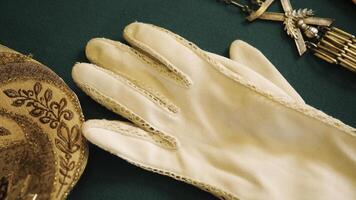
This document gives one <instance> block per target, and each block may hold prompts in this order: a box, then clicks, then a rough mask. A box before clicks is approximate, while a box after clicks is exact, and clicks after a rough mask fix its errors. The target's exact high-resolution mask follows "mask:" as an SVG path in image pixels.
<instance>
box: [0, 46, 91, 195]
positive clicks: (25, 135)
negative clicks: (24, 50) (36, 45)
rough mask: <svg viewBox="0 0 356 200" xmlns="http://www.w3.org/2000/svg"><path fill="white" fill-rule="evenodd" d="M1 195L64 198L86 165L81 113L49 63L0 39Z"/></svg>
mask: <svg viewBox="0 0 356 200" xmlns="http://www.w3.org/2000/svg"><path fill="white" fill-rule="evenodd" d="M0 99H1V101H0V200H15V199H21V200H22V199H24V200H57V199H58V200H63V199H65V198H66V197H67V195H68V193H69V192H70V190H71V189H72V188H73V186H74V185H75V184H76V182H77V181H78V179H79V178H80V176H81V174H82V173H83V170H84V168H85V165H86V162H87V158H88V149H87V143H86V140H85V138H84V137H83V136H82V134H81V124H82V123H83V122H84V117H83V114H82V111H81V108H80V104H79V101H78V99H77V97H76V95H75V94H74V92H73V91H71V90H70V89H69V87H68V86H67V85H66V84H65V83H64V82H63V80H62V79H61V78H59V77H58V76H57V75H56V74H55V73H54V72H52V71H51V70H50V69H49V68H47V67H46V66H44V65H42V64H41V63H39V62H37V61H35V60H33V59H32V58H31V57H29V56H24V55H22V54H20V53H17V52H15V51H13V50H10V49H8V48H6V47H4V46H2V45H0Z"/></svg>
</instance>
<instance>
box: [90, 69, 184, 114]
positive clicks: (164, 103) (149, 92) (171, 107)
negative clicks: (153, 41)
mask: <svg viewBox="0 0 356 200" xmlns="http://www.w3.org/2000/svg"><path fill="white" fill-rule="evenodd" d="M93 67H95V68H96V69H98V70H101V71H105V72H106V73H108V74H110V75H111V76H112V77H114V78H115V79H116V80H118V81H120V82H123V83H125V84H126V85H128V86H129V87H131V88H132V89H134V90H135V91H137V92H139V93H140V94H141V95H143V96H145V97H146V98H148V99H149V100H151V101H152V102H153V103H155V104H156V105H158V106H159V107H160V108H163V109H164V110H166V111H168V112H170V113H178V112H179V108H178V107H177V106H176V105H175V104H173V103H172V102H171V101H170V100H169V99H168V98H166V97H165V96H164V95H162V94H160V93H159V92H157V91H156V90H155V89H153V88H151V87H149V86H147V85H146V84H144V83H143V82H140V81H138V80H134V79H132V78H130V77H128V76H126V75H124V74H121V73H119V72H116V73H114V72H112V71H110V70H106V69H103V68H100V67H97V66H95V65H93Z"/></svg>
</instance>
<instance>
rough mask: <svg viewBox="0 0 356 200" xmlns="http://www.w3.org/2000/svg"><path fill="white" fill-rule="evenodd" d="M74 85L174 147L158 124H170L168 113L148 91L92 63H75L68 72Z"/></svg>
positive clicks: (174, 140) (173, 139) (171, 138)
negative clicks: (70, 71)
mask: <svg viewBox="0 0 356 200" xmlns="http://www.w3.org/2000/svg"><path fill="white" fill-rule="evenodd" d="M72 77H73V80H74V82H75V83H76V84H77V85H78V86H79V87H80V88H81V89H82V90H83V91H84V92H85V93H86V94H88V95H89V96H90V97H92V98H93V99H94V100H95V101H97V102H98V103H100V104H101V105H103V106H105V107H106V108H108V109H109V110H111V111H113V112H115V113H117V114H119V115H122V116H123V117H125V118H127V119H129V120H131V121H132V122H134V123H135V124H136V125H138V126H140V127H141V128H143V129H145V130H147V131H149V132H150V133H152V134H153V135H156V136H157V137H161V138H162V140H164V141H165V144H166V145H167V146H170V147H171V148H175V147H176V139H175V138H174V137H172V136H170V135H168V134H165V133H163V131H165V132H169V131H167V130H166V129H165V126H164V125H163V123H161V122H162V121H164V122H166V123H167V124H169V123H173V122H172V118H171V117H169V116H168V114H169V113H168V112H167V111H168V110H166V109H165V107H164V106H162V105H161V104H159V102H156V101H155V99H154V97H152V96H150V93H149V91H146V90H145V89H144V88H140V87H139V86H137V85H136V84H135V83H133V82H131V81H130V80H128V79H126V78H125V77H122V76H120V75H117V74H114V73H113V72H111V71H109V70H106V69H103V68H100V67H97V66H95V65H92V64H87V63H78V64H76V65H74V67H73V69H72Z"/></svg>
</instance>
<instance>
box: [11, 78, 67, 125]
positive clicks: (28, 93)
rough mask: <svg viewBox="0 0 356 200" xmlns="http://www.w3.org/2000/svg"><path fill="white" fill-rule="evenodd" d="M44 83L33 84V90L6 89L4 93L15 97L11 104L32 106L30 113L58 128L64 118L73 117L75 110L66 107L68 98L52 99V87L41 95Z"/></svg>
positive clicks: (44, 122)
mask: <svg viewBox="0 0 356 200" xmlns="http://www.w3.org/2000/svg"><path fill="white" fill-rule="evenodd" d="M41 91H42V85H41V83H39V82H36V83H35V85H34V86H33V90H24V89H19V90H17V91H16V90H14V89H6V90H4V93H5V95H6V96H8V97H10V98H12V99H14V101H13V102H12V104H11V105H13V106H16V107H20V106H23V105H26V107H32V110H31V111H30V115H31V116H33V117H38V118H39V120H40V122H42V123H43V124H49V126H50V127H51V128H53V129H54V128H57V126H58V124H59V123H60V121H61V120H62V119H65V120H71V119H72V118H73V112H72V111H70V110H68V109H65V107H66V106H67V100H66V99H65V98H62V99H61V100H60V101H59V102H56V101H52V98H53V92H52V90H50V89H46V90H45V92H44V94H43V95H42V96H41V95H40V94H41Z"/></svg>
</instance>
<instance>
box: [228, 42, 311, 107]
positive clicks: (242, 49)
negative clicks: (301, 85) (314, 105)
mask: <svg viewBox="0 0 356 200" xmlns="http://www.w3.org/2000/svg"><path fill="white" fill-rule="evenodd" d="M230 58H231V59H232V60H235V61H237V62H239V63H241V64H243V65H245V66H248V67H249V68H251V69H252V70H254V71H256V72H257V73H259V74H261V75H262V76H264V77H265V78H266V79H268V80H270V81H271V82H272V83H274V84H275V85H276V86H278V87H279V88H281V89H282V90H284V91H285V92H286V93H288V94H289V96H291V97H293V99H295V100H296V101H297V102H300V103H304V100H303V99H302V97H301V96H300V95H299V94H298V93H297V92H296V91H295V90H294V88H293V87H292V86H291V85H290V84H289V83H288V81H287V80H286V79H285V78H284V77H283V76H282V74H281V73H280V72H279V71H278V70H277V69H276V68H275V66H274V65H273V64H272V63H271V62H270V61H269V60H268V59H267V58H266V57H265V56H264V55H263V54H262V53H261V52H260V51H259V50H258V49H256V48H255V47H253V46H251V45H249V44H248V43H246V42H243V41H241V40H235V41H234V42H233V43H232V44H231V46H230Z"/></svg>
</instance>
